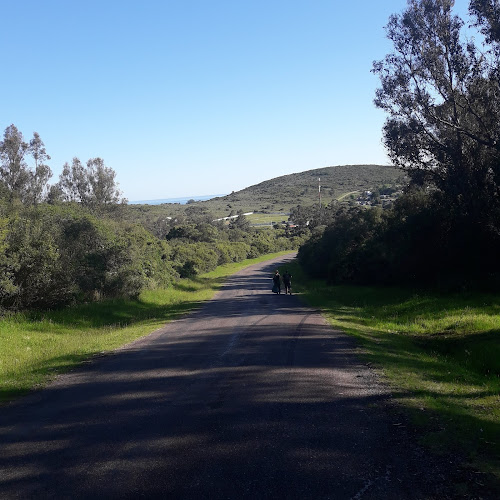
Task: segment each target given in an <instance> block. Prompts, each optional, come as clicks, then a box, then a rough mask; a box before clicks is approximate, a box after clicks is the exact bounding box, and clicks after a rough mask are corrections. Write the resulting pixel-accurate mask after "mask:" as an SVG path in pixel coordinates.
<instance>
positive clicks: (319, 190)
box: [318, 177, 321, 224]
mask: <svg viewBox="0 0 500 500" xmlns="http://www.w3.org/2000/svg"><path fill="white" fill-rule="evenodd" d="M318 197H319V223H320V224H321V177H318Z"/></svg>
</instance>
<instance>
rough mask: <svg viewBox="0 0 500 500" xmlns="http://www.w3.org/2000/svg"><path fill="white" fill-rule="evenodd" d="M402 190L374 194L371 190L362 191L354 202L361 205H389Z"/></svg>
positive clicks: (383, 206)
mask: <svg viewBox="0 0 500 500" xmlns="http://www.w3.org/2000/svg"><path fill="white" fill-rule="evenodd" d="M401 194H402V191H395V192H393V193H391V194H378V193H377V194H376V195H375V194H374V193H373V192H372V191H363V192H362V193H361V194H360V195H359V196H358V198H357V199H356V204H357V205H361V206H375V205H376V206H381V207H382V208H385V207H387V208H388V207H390V206H391V205H392V204H393V203H394V201H395V200H396V199H397V198H399V196H401Z"/></svg>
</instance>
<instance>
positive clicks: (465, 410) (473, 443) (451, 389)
mask: <svg viewBox="0 0 500 500" xmlns="http://www.w3.org/2000/svg"><path fill="white" fill-rule="evenodd" d="M287 267H288V268H289V269H291V272H292V274H293V276H294V279H293V289H294V292H295V293H300V295H301V298H303V299H304V300H305V301H306V302H307V303H308V304H309V305H311V306H313V307H316V308H320V309H321V310H322V311H323V314H324V315H325V317H326V318H327V320H328V321H329V323H330V324H331V325H332V326H333V327H334V328H337V329H340V330H342V331H344V332H346V333H348V334H350V335H353V336H355V337H356V338H357V339H358V340H359V346H360V352H361V355H362V357H363V359H364V360H365V361H366V362H368V363H370V364H371V365H372V366H373V367H375V368H377V369H378V370H379V372H380V373H381V374H382V376H383V377H384V379H385V380H386V381H387V382H388V383H389V384H390V386H391V389H392V395H393V398H394V400H395V401H397V402H398V403H400V404H401V405H402V406H404V407H406V408H407V409H409V411H410V415H411V419H412V422H413V424H414V425H416V426H417V429H418V430H419V434H420V435H421V439H422V441H423V442H424V443H425V444H426V445H428V446H430V447H432V448H433V449H435V450H436V451H438V452H447V453H449V452H452V453H458V454H459V456H463V457H464V458H465V460H466V461H469V463H470V464H472V465H474V466H475V467H479V469H480V470H483V471H485V472H489V473H492V474H494V475H496V477H497V479H498V480H500V459H499V457H500V342H499V336H500V294H498V293H496V294H488V293H478V292H470V293H451V294H442V293H439V292H432V291H428V290H427V291H422V290H417V289H408V288H394V287H381V286H376V287H375V286H372V287H370V286H355V285H327V284H326V283H325V281H323V280H314V279H309V278H307V276H306V275H305V274H304V273H303V271H302V269H301V268H300V266H299V265H298V264H295V265H290V266H287Z"/></svg>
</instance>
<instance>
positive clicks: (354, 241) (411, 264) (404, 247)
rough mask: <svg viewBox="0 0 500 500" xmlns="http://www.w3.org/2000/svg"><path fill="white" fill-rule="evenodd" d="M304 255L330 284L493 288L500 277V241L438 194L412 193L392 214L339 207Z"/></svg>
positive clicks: (301, 255)
mask: <svg viewBox="0 0 500 500" xmlns="http://www.w3.org/2000/svg"><path fill="white" fill-rule="evenodd" d="M331 214H332V218H331V220H330V221H329V225H328V226H326V227H324V226H323V227H321V226H319V227H317V228H315V229H314V230H313V232H312V236H311V238H310V240H309V241H308V242H307V243H305V244H304V245H303V246H302V247H301V248H300V250H299V260H300V262H301V264H302V265H303V266H304V268H305V269H306V270H307V272H308V273H309V274H310V275H312V276H315V277H323V278H325V279H327V280H328V281H330V282H335V283H341V282H355V283H364V284H375V283H376V284H398V285H405V284H408V283H413V284H420V285H431V286H435V285H438V286H445V287H454V288H456V287H463V286H478V285H480V286H481V287H483V288H484V287H488V286H491V285H496V284H498V282H499V279H500V262H499V261H498V257H497V256H498V253H499V251H500V236H498V235H497V236H495V235H494V233H493V232H492V231H489V230H485V227H483V226H481V225H478V224H472V223H471V221H470V220H468V219H467V218H461V217H459V216H457V214H456V213H453V211H450V209H449V207H448V206H447V205H446V203H444V202H443V199H442V195H441V194H440V193H439V192H438V191H433V192H428V191H423V190H411V191H410V192H408V193H406V194H405V195H404V196H402V197H401V198H400V199H398V200H397V201H396V202H395V203H394V207H393V208H392V209H388V210H380V209H377V208H371V209H366V208H363V207H349V208H347V207H337V208H336V210H334V211H332V212H331Z"/></svg>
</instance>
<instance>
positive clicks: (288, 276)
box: [283, 271, 292, 295]
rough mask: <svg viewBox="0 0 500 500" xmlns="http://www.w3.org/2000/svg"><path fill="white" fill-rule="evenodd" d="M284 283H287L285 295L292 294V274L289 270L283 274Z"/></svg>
mask: <svg viewBox="0 0 500 500" xmlns="http://www.w3.org/2000/svg"><path fill="white" fill-rule="evenodd" d="M283 284H284V285H285V295H286V294H290V295H292V275H291V274H290V273H289V272H288V271H285V274H284V275H283Z"/></svg>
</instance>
